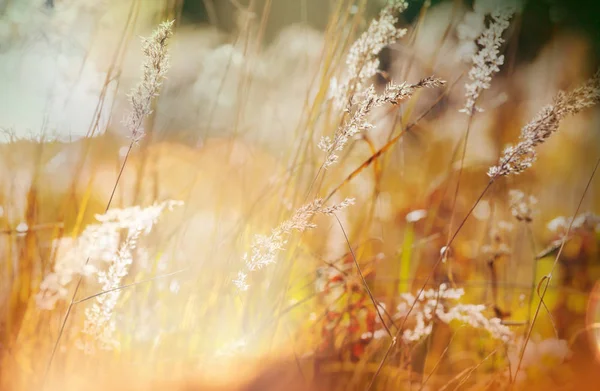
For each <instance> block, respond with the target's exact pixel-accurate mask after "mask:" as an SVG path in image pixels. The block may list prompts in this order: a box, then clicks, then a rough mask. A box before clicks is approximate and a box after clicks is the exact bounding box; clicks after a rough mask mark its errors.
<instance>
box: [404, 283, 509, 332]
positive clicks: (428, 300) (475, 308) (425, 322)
mask: <svg viewBox="0 0 600 391" xmlns="http://www.w3.org/2000/svg"><path fill="white" fill-rule="evenodd" d="M464 293H465V292H464V290H463V289H462V288H459V289H452V288H448V287H447V286H446V284H441V285H440V286H439V289H428V290H424V291H423V292H422V293H421V295H420V296H419V297H418V298H415V296H414V295H412V294H410V293H404V294H402V296H401V297H402V299H403V300H404V301H403V302H402V303H401V304H400V305H398V312H397V313H396V314H395V315H394V318H402V317H404V316H406V315H407V313H408V312H409V309H410V308H411V307H412V308H413V309H412V311H411V313H412V314H413V316H414V317H415V321H416V324H415V326H414V328H413V329H406V330H404V332H403V334H402V338H403V340H404V341H405V342H406V343H409V342H417V341H420V340H421V339H423V338H424V337H426V336H428V335H430V334H431V332H432V331H433V324H434V322H435V321H436V320H439V321H442V322H444V323H446V324H449V323H450V322H452V321H458V322H461V323H464V324H467V325H469V326H471V327H474V328H478V329H484V330H487V331H488V332H489V333H490V335H491V336H492V337H493V338H495V339H499V340H502V341H504V342H507V341H509V340H510V338H511V337H512V332H511V331H510V329H509V328H508V327H507V326H505V325H503V324H502V321H501V320H500V319H499V318H487V317H486V316H485V315H484V314H483V312H484V311H485V309H486V306H485V305H482V304H477V305H476V304H460V303H457V304H454V305H452V306H450V305H448V304H447V303H446V301H448V300H451V301H458V300H459V299H460V298H461V297H462V296H463V295H464ZM413 305H414V307H413Z"/></svg>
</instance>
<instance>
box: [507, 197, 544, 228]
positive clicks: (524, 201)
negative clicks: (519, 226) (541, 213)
mask: <svg viewBox="0 0 600 391" xmlns="http://www.w3.org/2000/svg"><path fill="white" fill-rule="evenodd" d="M508 197H509V199H510V200H509V203H510V211H511V213H512V215H513V217H514V218H515V219H517V220H519V221H525V222H528V223H530V222H531V221H533V214H534V213H535V205H536V204H537V202H538V200H537V198H535V197H534V196H532V195H530V196H529V197H527V196H526V195H525V193H523V192H522V191H521V190H514V189H513V190H510V191H509V192H508Z"/></svg>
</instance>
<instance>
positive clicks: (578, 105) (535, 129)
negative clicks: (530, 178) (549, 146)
mask: <svg viewBox="0 0 600 391" xmlns="http://www.w3.org/2000/svg"><path fill="white" fill-rule="evenodd" d="M599 101H600V71H597V72H596V74H595V75H594V76H593V77H592V78H590V79H588V80H587V81H586V82H585V83H583V84H582V85H581V86H579V87H577V88H575V89H573V90H571V91H569V92H563V91H561V92H559V93H558V94H557V95H556V96H555V97H554V102H553V103H552V104H550V105H548V106H546V107H544V108H543V109H542V110H541V111H540V112H539V113H538V115H537V116H536V117H535V118H534V119H533V120H532V121H531V122H529V123H528V124H527V125H525V126H524V127H523V129H521V135H520V136H519V139H520V141H519V143H518V144H517V145H516V146H509V147H507V148H506V149H505V150H504V152H503V154H502V157H500V160H499V162H498V164H497V165H496V166H493V167H491V168H490V169H489V171H488V176H490V177H491V178H497V177H499V176H507V175H512V174H515V175H517V174H520V173H522V172H523V171H525V170H527V169H528V168H529V167H531V165H532V164H533V162H534V161H535V159H536V150H535V148H536V147H537V146H538V145H540V144H542V143H544V142H545V141H546V140H547V139H548V137H550V136H551V135H552V134H553V133H554V132H556V131H557V130H558V127H559V125H560V122H561V121H562V120H563V119H564V118H565V117H567V116H568V115H574V114H577V113H579V112H580V111H582V110H583V109H585V108H588V107H591V106H593V105H595V104H597V103H598V102H599Z"/></svg>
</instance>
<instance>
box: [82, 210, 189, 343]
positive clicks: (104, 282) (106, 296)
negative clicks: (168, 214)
mask: <svg viewBox="0 0 600 391" xmlns="http://www.w3.org/2000/svg"><path fill="white" fill-rule="evenodd" d="M182 204H183V203H182V202H181V201H165V202H162V203H158V204H154V205H152V206H150V207H147V208H140V207H139V206H135V207H132V208H126V209H111V210H109V211H108V212H107V213H106V214H104V215H102V216H97V219H98V220H99V221H101V222H102V225H112V226H113V229H114V230H115V231H116V232H117V233H118V234H120V233H122V232H126V234H125V239H124V240H123V242H122V243H120V245H118V247H117V248H116V249H115V248H111V249H110V250H111V253H110V255H109V259H108V263H109V265H108V268H107V269H105V270H99V271H98V272H97V273H96V276H97V281H98V282H99V283H100V285H101V292H105V293H103V294H101V295H98V296H97V297H96V299H95V302H94V303H93V304H92V305H91V307H89V308H86V310H85V317H86V320H85V323H84V327H83V330H82V333H83V334H84V335H86V336H87V337H86V338H84V339H83V340H81V341H79V344H78V346H79V347H80V348H81V349H82V350H84V351H85V352H88V353H93V352H94V351H95V348H96V347H100V348H101V349H114V348H116V347H118V342H117V341H116V340H115V338H114V337H113V333H114V331H115V321H114V319H113V316H112V314H113V311H114V308H115V306H116V305H117V301H118V299H119V296H120V294H121V291H120V290H119V289H117V288H118V287H119V286H120V285H121V281H122V279H123V277H125V276H127V274H128V272H129V266H130V265H131V264H132V263H133V257H134V250H135V249H136V247H137V241H138V240H139V238H140V237H141V236H143V235H147V234H149V233H150V232H151V230H152V227H153V226H154V224H155V223H156V221H157V220H158V218H159V216H160V215H161V214H162V212H163V210H164V209H165V208H167V209H169V210H172V208H173V207H175V206H179V205H182ZM117 243H119V242H117ZM115 250H116V251H115Z"/></svg>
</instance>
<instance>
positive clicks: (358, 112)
mask: <svg viewBox="0 0 600 391" xmlns="http://www.w3.org/2000/svg"><path fill="white" fill-rule="evenodd" d="M444 84H445V81H443V80H441V79H438V78H435V77H433V76H430V77H426V78H424V79H422V80H420V81H419V82H418V83H416V84H408V83H401V84H394V83H390V84H388V85H387V86H386V88H385V91H384V92H383V93H382V94H380V95H379V94H376V93H375V87H373V86H370V87H369V88H367V89H366V90H365V91H364V92H362V93H361V94H359V96H360V100H359V101H358V102H357V103H356V108H355V109H354V111H353V112H352V114H351V116H350V118H349V119H348V120H347V121H346V122H345V123H344V124H343V125H342V126H340V128H339V129H338V130H337V132H336V133H335V135H334V137H333V140H332V139H331V138H330V137H328V136H324V137H322V138H321V140H320V142H319V145H318V146H319V149H321V150H322V151H324V152H326V153H327V156H326V158H325V163H324V164H323V166H324V167H325V168H327V167H329V166H332V165H333V164H335V163H336V162H337V160H338V155H337V154H336V152H339V151H341V150H342V149H343V148H344V146H345V145H346V144H347V143H348V141H349V140H350V139H351V138H353V137H354V136H356V135H357V134H359V133H361V132H365V131H368V130H370V129H372V128H373V125H372V124H371V123H369V121H368V115H369V114H370V113H371V111H372V110H373V109H374V108H376V107H380V106H383V105H385V104H386V103H390V104H393V105H397V104H399V103H400V102H402V101H404V100H406V99H408V98H410V97H411V96H412V95H413V94H414V92H415V91H416V90H417V89H419V88H435V87H439V86H442V85H444Z"/></svg>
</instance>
